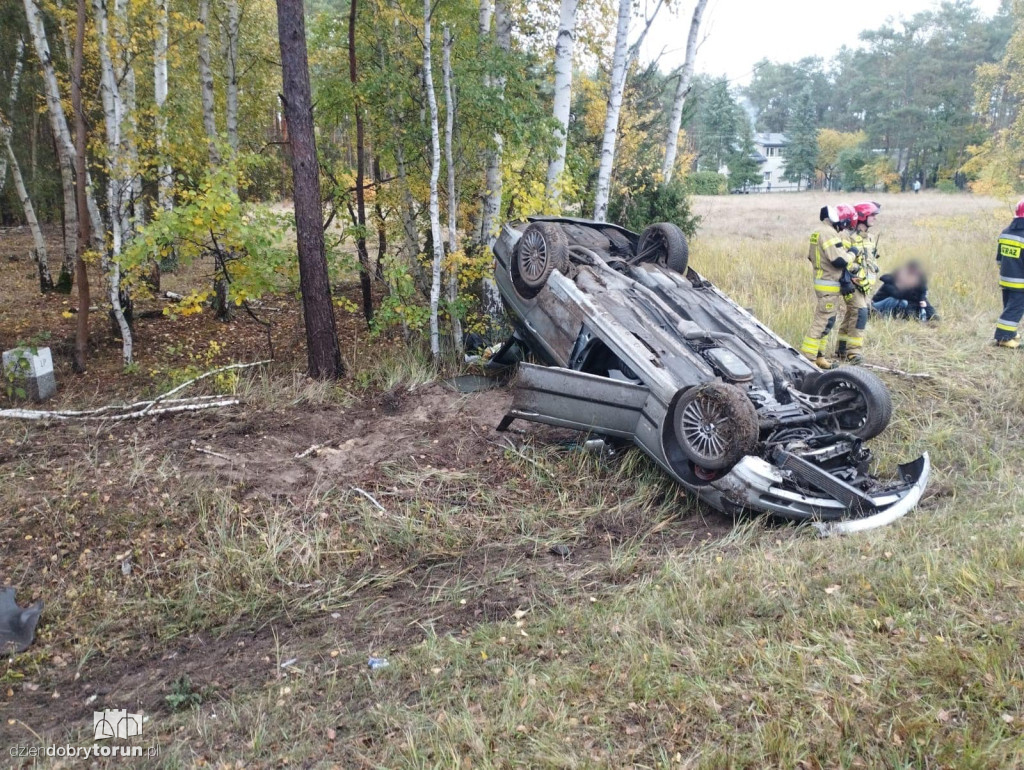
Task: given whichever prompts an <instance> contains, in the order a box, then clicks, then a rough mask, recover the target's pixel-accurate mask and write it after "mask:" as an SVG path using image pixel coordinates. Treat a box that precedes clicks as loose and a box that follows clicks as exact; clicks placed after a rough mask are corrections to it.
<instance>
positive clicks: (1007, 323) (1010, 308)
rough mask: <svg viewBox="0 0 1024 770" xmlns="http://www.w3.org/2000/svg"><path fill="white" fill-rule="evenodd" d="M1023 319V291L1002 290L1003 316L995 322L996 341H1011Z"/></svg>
mask: <svg viewBox="0 0 1024 770" xmlns="http://www.w3.org/2000/svg"><path fill="white" fill-rule="evenodd" d="M1022 317H1024V290H1022V289H1003V314H1002V315H1001V316H999V320H998V321H996V341H997V342H1001V341H1003V340H1012V339H1013V338H1014V337H1016V336H1017V327H1018V326H1020V319H1021V318H1022Z"/></svg>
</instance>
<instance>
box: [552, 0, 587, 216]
mask: <svg viewBox="0 0 1024 770" xmlns="http://www.w3.org/2000/svg"><path fill="white" fill-rule="evenodd" d="M578 9H579V0H562V3H561V8H560V10H559V18H558V38H557V40H556V41H555V110H554V112H555V120H557V121H558V126H559V128H558V129H557V133H558V135H557V139H558V147H556V148H555V157H554V158H552V159H551V162H550V163H548V181H547V190H546V192H547V196H548V197H549V198H551V199H552V200H555V201H559V200H560V199H561V190H560V189H559V184H560V182H561V177H562V174H563V173H564V172H565V152H566V147H567V145H568V141H569V109H570V107H571V106H572V53H573V48H575V46H576V11H577V10H578Z"/></svg>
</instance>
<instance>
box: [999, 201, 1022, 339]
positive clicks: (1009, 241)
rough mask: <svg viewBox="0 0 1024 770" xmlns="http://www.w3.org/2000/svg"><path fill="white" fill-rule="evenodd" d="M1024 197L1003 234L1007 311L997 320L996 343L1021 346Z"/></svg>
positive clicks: (1001, 273) (1002, 277)
mask: <svg viewBox="0 0 1024 770" xmlns="http://www.w3.org/2000/svg"><path fill="white" fill-rule="evenodd" d="M1022 250H1024V200H1021V201H1020V202H1019V203H1018V204H1017V210H1016V211H1015V212H1014V220H1013V221H1012V222H1011V223H1010V225H1009V227H1007V228H1006V229H1005V230H1003V232H1002V233H1001V234H1000V235H999V247H998V250H997V251H996V262H998V263H999V285H1000V286H1001V287H1002V289H1003V314H1002V315H1001V316H1000V317H999V320H998V321H996V345H998V346H999V347H1001V348H1019V347H1020V337H1019V336H1018V334H1017V327H1018V326H1019V325H1020V319H1021V316H1024V254H1022V253H1021V251H1022Z"/></svg>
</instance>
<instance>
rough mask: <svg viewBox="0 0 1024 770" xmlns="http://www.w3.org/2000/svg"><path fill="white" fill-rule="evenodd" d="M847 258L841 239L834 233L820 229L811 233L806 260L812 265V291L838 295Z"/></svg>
mask: <svg viewBox="0 0 1024 770" xmlns="http://www.w3.org/2000/svg"><path fill="white" fill-rule="evenodd" d="M849 258H850V254H848V253H847V251H846V249H845V248H844V247H843V239H842V237H841V236H840V235H839V234H838V233H836V232H835V231H833V230H830V229H825V228H821V229H820V230H816V231H815V232H813V233H811V244H810V249H809V250H808V252H807V259H809V260H810V261H811V264H812V265H814V290H815V291H824V292H828V293H830V294H838V293H839V282H840V279H842V277H843V272H844V271H845V270H846V263H847V262H849Z"/></svg>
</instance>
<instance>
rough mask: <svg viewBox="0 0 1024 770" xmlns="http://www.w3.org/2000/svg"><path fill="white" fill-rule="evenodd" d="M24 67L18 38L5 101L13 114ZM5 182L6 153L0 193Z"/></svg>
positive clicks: (0, 159)
mask: <svg viewBox="0 0 1024 770" xmlns="http://www.w3.org/2000/svg"><path fill="white" fill-rule="evenodd" d="M24 66H25V41H24V40H22V39H21V38H20V37H19V38H18V42H17V43H15V54H14V70H13V71H12V72H11V93H10V95H9V97H8V99H7V106H8V107H9V109H10V110H11V114H13V112H14V107H15V103H16V102H17V100H18V85H19V84H20V83H21V73H22V70H23V68H24ZM6 182H7V153H4V152H0V192H2V191H3V189H4V184H5V183H6Z"/></svg>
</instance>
